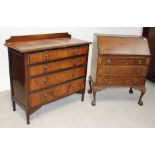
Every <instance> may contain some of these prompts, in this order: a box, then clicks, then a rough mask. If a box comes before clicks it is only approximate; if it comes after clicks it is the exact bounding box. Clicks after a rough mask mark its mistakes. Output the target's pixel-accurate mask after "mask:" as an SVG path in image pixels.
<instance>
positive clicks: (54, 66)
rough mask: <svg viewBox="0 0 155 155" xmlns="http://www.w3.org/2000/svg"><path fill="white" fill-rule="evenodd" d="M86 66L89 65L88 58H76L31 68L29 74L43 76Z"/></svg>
mask: <svg viewBox="0 0 155 155" xmlns="http://www.w3.org/2000/svg"><path fill="white" fill-rule="evenodd" d="M86 64H87V56H83V57H75V58H71V59H66V60H60V61H55V62H50V63H46V64H42V65H36V66H31V67H29V74H30V76H31V77H32V76H36V75H41V74H45V73H49V72H54V71H58V70H61V69H67V68H71V67H77V66H80V65H86Z"/></svg>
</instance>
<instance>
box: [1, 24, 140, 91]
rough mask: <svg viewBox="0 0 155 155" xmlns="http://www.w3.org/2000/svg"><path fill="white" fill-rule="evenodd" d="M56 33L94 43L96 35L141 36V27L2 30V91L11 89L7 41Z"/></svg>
mask: <svg viewBox="0 0 155 155" xmlns="http://www.w3.org/2000/svg"><path fill="white" fill-rule="evenodd" d="M54 32H69V33H70V34H71V35H72V37H74V38H78V39H82V40H86V41H91V42H92V41H93V34H94V33H103V34H126V35H141V34H142V28H141V27H74V28H67V27H66V28H61V27H60V28H54V27H52V28H49V27H48V28H46V27H44V28H39V27H38V28H36V27H33V28H30V27H29V28H21V27H20V28H0V82H1V83H0V91H2V90H7V89H10V83H9V68H8V53H7V48H6V47H5V46H4V42H5V40H6V39H8V38H10V36H12V35H26V34H41V33H54ZM91 49H92V47H90V54H89V62H88V75H89V73H90V63H91V56H92V50H91Z"/></svg>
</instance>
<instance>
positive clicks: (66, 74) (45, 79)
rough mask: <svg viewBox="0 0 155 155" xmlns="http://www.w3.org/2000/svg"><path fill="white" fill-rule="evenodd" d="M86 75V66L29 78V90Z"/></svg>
mask: <svg viewBox="0 0 155 155" xmlns="http://www.w3.org/2000/svg"><path fill="white" fill-rule="evenodd" d="M85 76H86V67H85V66H84V67H79V68H75V69H69V70H67V71H63V72H58V73H52V74H48V75H45V76H41V77H37V78H33V79H30V91H34V90H38V89H41V88H46V87H49V86H52V85H56V84H60V83H63V82H66V81H69V80H73V79H76V78H80V77H85Z"/></svg>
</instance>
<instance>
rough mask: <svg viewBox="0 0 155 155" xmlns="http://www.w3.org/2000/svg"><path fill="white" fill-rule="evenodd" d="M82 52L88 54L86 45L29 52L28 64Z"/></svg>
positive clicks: (72, 55)
mask: <svg viewBox="0 0 155 155" xmlns="http://www.w3.org/2000/svg"><path fill="white" fill-rule="evenodd" d="M84 54H88V46H81V47H73V48H65V49H58V50H49V51H43V52H39V53H34V54H29V56H28V64H36V63H42V62H48V61H52V60H58V59H63V58H69V57H74V56H79V55H84Z"/></svg>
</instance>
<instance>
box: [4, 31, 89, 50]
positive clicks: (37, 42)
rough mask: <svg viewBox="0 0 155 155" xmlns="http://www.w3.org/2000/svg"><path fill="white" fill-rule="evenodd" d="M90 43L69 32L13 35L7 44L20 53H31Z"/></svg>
mask: <svg viewBox="0 0 155 155" xmlns="http://www.w3.org/2000/svg"><path fill="white" fill-rule="evenodd" d="M89 43H90V42H86V41H83V40H79V39H74V38H71V35H70V34H68V33H55V34H41V35H26V36H12V37H11V38H10V39H8V40H6V43H5V45H6V46H7V47H9V48H11V49H14V50H17V51H18V52H20V53H29V52H38V51H44V50H52V49H59V48H65V47H75V46H82V45H88V44H89Z"/></svg>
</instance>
